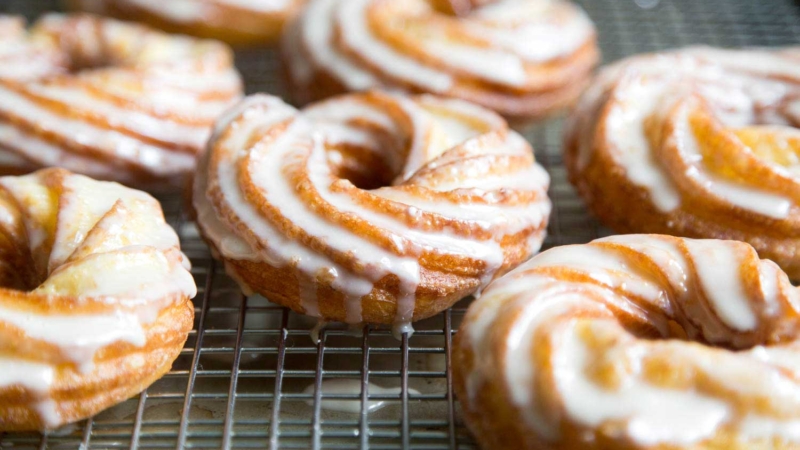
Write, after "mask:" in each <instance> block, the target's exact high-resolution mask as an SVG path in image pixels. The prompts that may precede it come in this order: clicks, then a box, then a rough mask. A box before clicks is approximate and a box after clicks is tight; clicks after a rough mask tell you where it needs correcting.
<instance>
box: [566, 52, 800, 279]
mask: <svg viewBox="0 0 800 450" xmlns="http://www.w3.org/2000/svg"><path fill="white" fill-rule="evenodd" d="M799 126H800V51H799V50H797V49H785V50H721V49H714V48H703V47H697V48H688V49H683V50H678V51H675V52H670V53H663V54H653V55H640V56H634V57H633V58H631V59H628V60H625V61H622V62H620V63H617V64H615V65H613V66H611V67H609V68H607V69H604V70H603V71H602V73H601V74H600V76H599V77H598V79H597V80H596V81H595V82H594V84H593V85H592V87H591V88H590V89H589V90H588V91H587V93H586V95H585V96H584V97H583V98H582V100H581V101H580V104H579V107H578V109H577V111H576V112H575V114H574V116H573V120H572V122H571V124H570V126H569V130H568V132H567V134H566V136H567V137H566V145H565V151H566V156H565V163H566V166H567V169H568V171H569V174H570V180H571V181H572V182H573V183H574V184H575V185H576V186H577V188H578V191H579V192H580V193H581V195H582V196H583V197H584V199H585V200H586V201H587V203H588V204H589V206H590V207H591V209H592V210H593V211H594V213H595V214H596V215H597V216H598V217H599V218H600V219H601V220H602V221H603V222H604V223H605V224H607V225H609V226H610V227H611V228H613V229H614V230H616V231H618V232H650V233H664V234H672V235H679V236H687V237H705V238H720V239H735V240H740V241H745V242H748V243H750V244H751V245H753V246H754V247H755V248H756V250H758V252H759V254H761V256H762V257H765V258H769V259H772V260H774V261H775V262H777V263H778V264H779V265H780V266H781V267H782V268H783V269H784V270H785V271H786V272H787V273H788V274H789V276H791V277H792V278H796V277H800V208H799V207H798V206H799V205H800V171H798V170H799V168H800V159H798V157H799V156H800V130H798V127H799Z"/></svg>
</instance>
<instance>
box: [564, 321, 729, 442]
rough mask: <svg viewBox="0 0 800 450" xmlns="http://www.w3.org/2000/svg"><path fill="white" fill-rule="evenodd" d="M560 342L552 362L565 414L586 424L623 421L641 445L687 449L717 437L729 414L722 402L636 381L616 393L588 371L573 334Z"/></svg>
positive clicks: (585, 354) (586, 354) (582, 346)
mask: <svg viewBox="0 0 800 450" xmlns="http://www.w3.org/2000/svg"><path fill="white" fill-rule="evenodd" d="M561 339H562V340H561V348H559V351H558V352H557V353H556V357H555V358H554V361H553V364H554V368H553V371H554V373H555V374H556V385H557V387H558V390H559V393H560V394H561V395H562V398H563V399H564V405H565V407H566V410H567V413H568V414H569V415H570V416H571V417H573V418H574V419H575V420H577V421H579V422H581V423H582V424H585V425H588V426H591V427H597V426H599V425H601V424H603V423H605V422H607V421H611V420H624V421H625V422H626V426H625V429H624V432H625V433H626V434H627V435H628V436H630V438H631V439H633V440H634V441H635V442H637V443H639V444H641V445H656V444H660V443H669V444H674V445H687V444H691V443H694V442H697V441H699V440H701V439H703V438H707V437H711V436H713V435H714V433H715V431H716V429H717V427H719V426H720V424H722V423H723V422H724V421H725V420H726V419H727V418H728V416H729V414H730V411H729V409H728V406H727V405H726V404H725V402H724V401H722V400H718V399H714V398H710V397H704V396H701V395H698V394H695V393H692V392H686V391H682V390H676V389H663V388H659V387H657V386H655V385H652V384H648V383H646V382H644V381H642V380H638V379H635V378H633V377H630V378H629V379H626V380H625V381H624V384H623V385H622V386H620V387H619V388H618V389H616V390H611V389H607V388H604V387H603V386H600V385H597V384H596V383H595V382H593V381H592V380H591V379H590V378H588V376H587V373H586V372H587V370H588V369H589V367H588V366H587V363H588V361H590V352H591V351H590V350H589V349H588V348H587V347H586V345H585V344H584V343H583V342H582V341H581V339H580V337H578V336H577V335H576V332H575V330H574V329H569V330H566V331H564V332H563V334H562V338H561ZM641 350H642V351H645V348H642V349H641ZM637 359H638V358H637Z"/></svg>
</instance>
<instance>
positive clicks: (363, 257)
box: [194, 92, 550, 328]
mask: <svg viewBox="0 0 800 450" xmlns="http://www.w3.org/2000/svg"><path fill="white" fill-rule="evenodd" d="M548 183H549V178H548V176H547V174H546V172H545V171H544V170H543V169H542V167H541V166H539V165H537V164H536V163H535V162H534V159H533V153H532V150H531V148H530V146H529V145H528V144H527V142H525V140H524V139H523V138H522V137H521V136H520V135H519V134H517V133H515V132H514V131H512V130H510V129H509V128H508V126H507V125H506V123H505V121H504V120H503V119H502V118H500V117H499V116H497V115H496V114H494V113H492V112H490V111H488V110H486V109H483V108H480V107H478V106H475V105H472V104H470V103H466V102H463V101H460V100H444V99H441V98H437V97H431V96H421V97H405V96H400V95H391V94H384V93H378V92H373V93H365V94H351V95H348V96H343V97H338V98H334V99H331V100H328V101H324V102H321V103H317V104H314V105H311V106H310V107H308V108H306V109H304V110H303V111H297V110H296V109H294V108H292V107H291V106H288V105H286V104H285V103H283V102H282V101H280V100H279V99H277V98H274V97H267V96H253V97H249V98H248V99H247V100H245V102H243V103H242V104H241V105H239V106H238V107H237V108H235V109H234V110H232V111H230V112H229V113H228V114H227V115H226V117H224V118H223V119H221V120H220V122H219V123H218V124H217V129H216V132H215V134H214V136H213V137H212V138H211V140H210V141H209V149H208V152H207V153H206V158H205V159H204V161H202V163H201V165H200V169H199V172H198V176H197V177H196V179H195V192H194V206H195V209H196V210H197V214H198V223H199V225H200V230H201V232H202V233H203V235H204V236H205V237H206V239H207V240H208V241H209V242H210V243H211V245H212V248H213V249H214V250H215V251H216V252H217V255H218V256H219V257H221V258H222V259H223V260H224V261H225V262H226V264H227V268H228V273H229V274H231V275H233V276H234V277H236V278H238V279H239V280H240V281H241V283H242V284H243V285H244V286H245V288H246V289H247V287H249V288H252V290H254V291H257V292H259V293H262V294H263V295H265V296H266V297H267V298H269V299H270V300H272V301H275V302H278V303H280V304H283V305H286V306H289V307H290V308H292V309H294V310H295V311H299V312H302V313H305V314H308V315H311V316H316V317H319V318H321V319H324V320H335V321H342V322H347V323H361V322H370V323H385V324H394V325H396V326H397V327H398V328H404V327H405V326H406V325H407V324H408V323H409V322H410V321H412V320H419V319H422V318H425V317H428V316H431V315H433V314H435V313H437V312H439V311H442V310H444V309H446V308H447V307H449V306H450V305H451V304H452V303H454V302H455V301H456V300H458V299H460V298H462V297H464V296H466V295H468V294H470V293H473V292H475V291H476V290H479V289H480V288H481V287H483V286H485V285H486V284H487V283H488V282H489V281H490V280H491V279H492V278H494V277H495V276H498V275H499V274H502V273H504V272H505V271H507V270H508V269H509V268H511V267H513V266H515V265H516V264H519V263H520V262H522V261H524V260H525V259H527V258H528V257H529V256H530V255H531V254H533V253H535V252H536V251H537V250H538V249H539V246H540V245H541V243H542V238H543V236H544V233H545V228H546V225H547V220H548V216H549V213H550V201H549V199H548V198H547V194H546V189H547V186H548Z"/></svg>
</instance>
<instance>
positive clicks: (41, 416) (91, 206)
mask: <svg viewBox="0 0 800 450" xmlns="http://www.w3.org/2000/svg"><path fill="white" fill-rule="evenodd" d="M188 268H189V262H188V260H187V259H186V257H185V256H184V255H183V254H182V253H181V251H180V247H179V244H178V237H177V235H176V234H175V232H174V231H173V230H172V228H170V227H169V226H168V225H167V224H166V222H165V221H164V216H163V214H162V212H161V207H160V205H159V204H158V202H157V201H156V200H155V199H153V198H152V197H150V196H149V195H147V194H145V193H143V192H140V191H136V190H133V189H129V188H126V187H123V186H121V185H118V184H116V183H109V182H99V181H94V180H92V179H90V178H87V177H84V176H81V175H75V174H71V173H70V172H67V171H66V170H63V169H45V170H41V171H38V172H35V173H33V174H30V175H26V176H20V177H1V178H0V284H1V285H2V287H0V430H31V429H44V428H53V427H57V426H59V425H62V424H65V423H68V422H73V421H76V420H79V419H82V418H85V417H88V416H90V415H92V414H95V413H97V412H99V411H101V410H102V409H105V408H107V407H109V406H112V405H114V404H116V403H118V402H120V401H122V400H125V399H126V398H128V397H130V396H132V395H134V394H136V393H138V392H140V391H142V390H143V389H144V388H146V387H147V386H148V385H149V384H151V383H152V382H154V381H155V380H156V379H158V378H159V377H160V376H161V375H163V374H164V373H165V372H166V371H168V370H169V368H170V367H171V365H172V361H173V360H174V359H175V358H176V357H177V356H178V353H179V352H180V350H181V348H183V343H184V342H185V340H186V338H187V336H188V333H189V331H190V330H191V329H192V322H193V316H194V308H193V306H192V303H191V301H189V299H190V298H191V297H193V296H194V295H195V293H196V287H195V284H194V280H193V278H192V275H191V274H190V273H189V271H188Z"/></svg>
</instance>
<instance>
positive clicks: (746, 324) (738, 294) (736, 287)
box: [684, 239, 758, 331]
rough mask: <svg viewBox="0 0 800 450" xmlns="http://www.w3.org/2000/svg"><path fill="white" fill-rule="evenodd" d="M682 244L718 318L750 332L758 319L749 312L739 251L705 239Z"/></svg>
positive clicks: (738, 328) (748, 300) (729, 324)
mask: <svg viewBox="0 0 800 450" xmlns="http://www.w3.org/2000/svg"><path fill="white" fill-rule="evenodd" d="M684 245H686V249H687V250H688V251H689V254H690V255H691V257H692V259H693V260H694V269H695V270H696V271H697V275H698V279H699V281H700V284H701V286H702V287H703V292H704V294H705V297H706V299H707V300H708V301H709V302H710V303H711V305H710V306H711V307H713V308H714V311H715V312H716V313H717V315H719V317H720V319H722V320H723V321H724V322H725V323H726V324H727V325H728V326H730V327H732V328H734V329H736V330H739V331H748V330H752V329H753V328H754V327H755V326H756V324H757V323H758V319H757V318H756V316H755V314H754V313H753V311H752V310H751V309H750V304H749V302H750V299H749V298H748V296H747V294H746V292H745V289H744V285H743V282H742V277H741V275H740V270H741V268H740V267H741V263H742V260H741V256H742V254H741V253H740V252H738V251H737V250H739V249H736V248H734V247H732V246H725V245H717V244H716V243H715V242H714V241H704V240H690V239H687V240H686V241H684ZM721 281H724V282H721Z"/></svg>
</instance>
